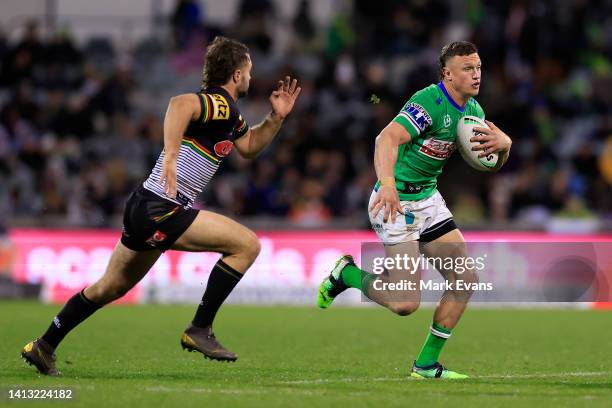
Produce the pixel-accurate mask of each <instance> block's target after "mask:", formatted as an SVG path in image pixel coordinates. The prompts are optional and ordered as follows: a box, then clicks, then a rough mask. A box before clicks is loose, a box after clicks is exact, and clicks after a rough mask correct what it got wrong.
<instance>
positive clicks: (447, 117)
mask: <svg viewBox="0 0 612 408" xmlns="http://www.w3.org/2000/svg"><path fill="white" fill-rule="evenodd" d="M452 122H453V121H452V119H451V117H450V115H449V114H448V113H447V114H446V115H444V127H449V126H450V125H451V123H452Z"/></svg>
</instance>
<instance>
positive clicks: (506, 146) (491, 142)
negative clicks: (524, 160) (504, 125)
mask: <svg viewBox="0 0 612 408" xmlns="http://www.w3.org/2000/svg"><path fill="white" fill-rule="evenodd" d="M485 122H487V125H489V127H490V129H487V128H481V127H475V128H474V130H475V131H476V132H480V133H481V134H480V135H478V136H472V137H471V138H470V141H471V142H484V143H481V144H479V145H478V146H474V147H472V150H474V151H477V150H482V153H480V154H479V155H478V157H485V156H487V155H489V154H491V153H498V152H507V151H509V150H510V146H512V140H511V139H510V137H508V135H507V134H505V133H504V132H503V131H502V130H501V129H500V128H498V127H497V126H495V124H494V123H493V122H489V121H488V120H485Z"/></svg>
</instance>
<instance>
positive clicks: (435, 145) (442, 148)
mask: <svg viewBox="0 0 612 408" xmlns="http://www.w3.org/2000/svg"><path fill="white" fill-rule="evenodd" d="M455 148H456V146H455V144H454V143H453V142H447V141H444V140H438V139H434V138H433V137H430V138H428V139H425V140H424V141H423V146H421V148H420V149H419V152H421V153H423V154H424V155H425V156H427V157H431V158H432V159H436V160H446V159H448V158H449V157H450V155H451V153H452V152H454V151H455Z"/></svg>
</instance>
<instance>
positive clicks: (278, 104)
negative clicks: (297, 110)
mask: <svg viewBox="0 0 612 408" xmlns="http://www.w3.org/2000/svg"><path fill="white" fill-rule="evenodd" d="M301 91H302V88H301V87H299V86H297V79H295V78H294V79H293V80H292V79H291V78H290V77H289V76H286V77H285V80H284V81H278V86H277V88H276V90H275V91H273V92H272V95H270V103H271V104H272V111H274V113H275V114H276V115H277V116H278V117H279V118H280V119H281V120H283V119H285V118H286V117H287V115H288V114H289V112H291V110H292V109H293V104H294V103H295V100H296V99H297V97H298V96H299V95H300V92H301Z"/></svg>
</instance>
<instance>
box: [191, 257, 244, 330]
mask: <svg viewBox="0 0 612 408" xmlns="http://www.w3.org/2000/svg"><path fill="white" fill-rule="evenodd" d="M241 278H242V274H241V273H240V272H238V271H237V270H235V269H234V268H232V267H231V266H229V265H228V264H226V263H225V262H223V260H221V259H219V261H218V262H217V263H216V264H215V266H214V268H213V270H212V272H210V277H209V278H208V284H207V285H206V291H204V296H203V297H202V302H200V306H199V307H198V310H197V311H196V314H195V316H194V318H193V322H192V324H193V325H194V326H196V327H206V326H210V325H212V322H213V320H215V315H216V314H217V311H218V310H219V308H220V307H221V305H222V304H223V302H224V301H225V299H226V298H227V297H228V296H229V294H230V293H231V292H232V290H234V287H236V285H237V284H238V282H240V279H241Z"/></svg>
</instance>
